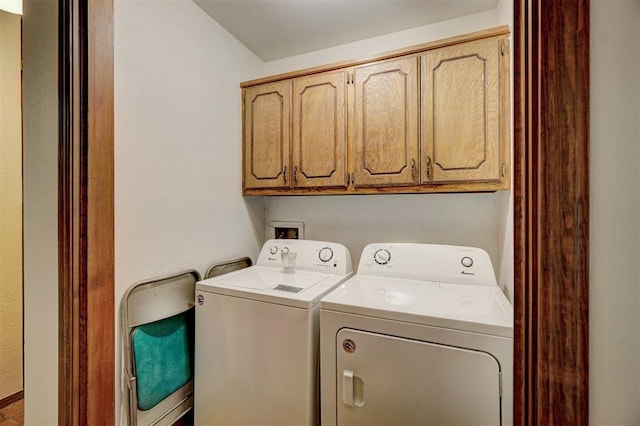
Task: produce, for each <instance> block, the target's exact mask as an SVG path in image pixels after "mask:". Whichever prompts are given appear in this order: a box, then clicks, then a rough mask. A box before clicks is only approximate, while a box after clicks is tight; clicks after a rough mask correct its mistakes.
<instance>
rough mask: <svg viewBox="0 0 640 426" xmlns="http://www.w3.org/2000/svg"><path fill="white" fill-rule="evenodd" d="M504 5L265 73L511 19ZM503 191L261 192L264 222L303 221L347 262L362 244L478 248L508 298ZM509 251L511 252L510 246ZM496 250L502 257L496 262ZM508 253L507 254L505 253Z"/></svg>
mask: <svg viewBox="0 0 640 426" xmlns="http://www.w3.org/2000/svg"><path fill="white" fill-rule="evenodd" d="M511 4H512V3H511V2H509V1H502V2H500V3H499V5H498V7H497V8H496V9H495V10H491V11H487V12H482V13H477V14H473V15H469V16H465V17H461V18H457V19H453V20H450V21H445V22H440V23H437V24H431V25H426V26H423V27H419V28H415V29H411V30H407V31H402V32H398V33H393V34H389V35H386V36H381V37H376V38H372V39H367V40H362V41H358V42H355V43H349V44H346V45H343V46H338V47H335V48H331V49H324V50H320V51H317V52H312V53H308V54H304V55H299V56H296V57H291V58H285V59H281V60H277V61H272V62H268V63H265V75H271V74H277V73H283V72H288V71H293V70H297V69H302V68H306V67H312V66H317V65H323V64H327V63H332V62H339V61H345V60H349V59H352V58H359V57H367V56H371V55H375V54H379V53H383V52H385V51H389V50H393V49H399V48H403V47H408V46H412V45H417V44H421V43H426V42H429V41H433V40H438V39H442V38H446V37H451V36H456V35H460V34H464V33H469V32H473V31H479V30H483V29H487V28H491V27H495V26H499V25H505V24H509V25H510V24H511V21H512V12H511V11H512V7H511ZM512 204H513V203H512V201H511V199H510V191H500V192H497V193H490V194H444V195H443V194H422V195H393V196H392V195H372V196H363V195H344V196H335V197H334V196H332V197H327V196H322V197H320V196H315V197H313V196H308V197H307V196H305V197H267V198H266V201H265V206H266V222H267V223H268V222H270V221H273V220H283V221H303V222H305V238H308V239H326V240H335V241H338V242H341V243H343V244H345V245H346V246H347V247H349V249H350V251H351V255H352V257H353V261H354V265H357V262H358V260H359V257H360V252H361V251H362V248H363V247H364V245H365V244H366V243H369V242H376V241H379V242H382V241H398V242H405V241H406V242H428V243H440V244H443V243H446V244H457V245H469V246H477V247H481V248H484V249H485V250H487V252H489V254H490V256H491V258H492V261H493V263H494V269H495V270H496V275H499V276H501V277H500V278H499V280H500V283H501V285H502V286H503V288H504V289H505V292H506V293H507V295H508V296H509V297H511V295H512V294H513V259H512V257H513V255H512V253H513V249H512V248H513V231H512V226H511V227H509V225H510V224H511V225H512V219H511V218H512V216H513V214H512V208H511V206H512ZM509 250H510V251H509ZM503 252H506V253H507V256H506V257H504V259H503V255H502V254H503ZM509 256H511V257H509Z"/></svg>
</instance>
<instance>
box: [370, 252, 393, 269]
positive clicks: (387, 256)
mask: <svg viewBox="0 0 640 426" xmlns="http://www.w3.org/2000/svg"><path fill="white" fill-rule="evenodd" d="M373 260H375V261H376V263H377V264H378V265H386V264H387V263H389V261H390V260H391V253H389V250H387V249H380V250H377V251H376V252H375V253H373Z"/></svg>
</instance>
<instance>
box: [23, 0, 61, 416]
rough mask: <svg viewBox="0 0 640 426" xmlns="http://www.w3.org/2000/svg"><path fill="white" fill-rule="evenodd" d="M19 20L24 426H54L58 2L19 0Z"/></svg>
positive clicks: (56, 361)
mask: <svg viewBox="0 0 640 426" xmlns="http://www.w3.org/2000/svg"><path fill="white" fill-rule="evenodd" d="M22 25H23V30H22V31H23V39H22V48H23V70H24V71H23V102H24V103H23V119H24V125H23V126H24V135H23V167H24V169H23V173H24V178H23V179H24V181H23V185H24V187H23V188H24V366H25V372H24V398H25V424H27V425H30V426H31V425H54V424H57V422H58V202H57V200H58V73H57V72H56V71H55V70H57V69H58V2H57V1H38V0H25V2H24V17H23V21H22ZM45 70H48V71H45Z"/></svg>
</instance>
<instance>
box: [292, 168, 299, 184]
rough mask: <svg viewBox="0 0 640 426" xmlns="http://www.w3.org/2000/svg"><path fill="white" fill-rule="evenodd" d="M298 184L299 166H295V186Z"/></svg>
mask: <svg viewBox="0 0 640 426" xmlns="http://www.w3.org/2000/svg"><path fill="white" fill-rule="evenodd" d="M296 185H298V166H293V186H296Z"/></svg>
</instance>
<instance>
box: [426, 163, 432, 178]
mask: <svg viewBox="0 0 640 426" xmlns="http://www.w3.org/2000/svg"><path fill="white" fill-rule="evenodd" d="M426 168H427V179H429V180H431V157H427V164H426Z"/></svg>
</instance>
